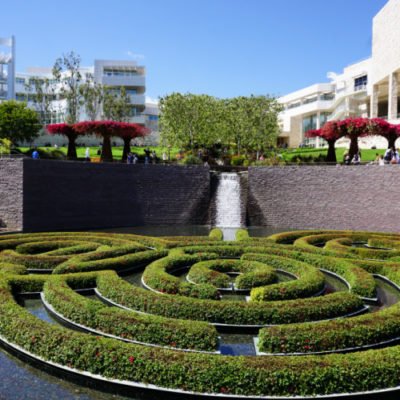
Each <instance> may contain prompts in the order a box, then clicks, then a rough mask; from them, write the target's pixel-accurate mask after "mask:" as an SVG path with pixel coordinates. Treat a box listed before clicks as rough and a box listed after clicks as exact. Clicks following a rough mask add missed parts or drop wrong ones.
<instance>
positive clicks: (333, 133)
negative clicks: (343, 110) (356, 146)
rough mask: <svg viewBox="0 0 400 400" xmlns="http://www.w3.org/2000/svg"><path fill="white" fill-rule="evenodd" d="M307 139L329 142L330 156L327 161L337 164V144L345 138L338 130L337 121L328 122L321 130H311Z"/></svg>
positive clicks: (307, 134)
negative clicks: (316, 138)
mask: <svg viewBox="0 0 400 400" xmlns="http://www.w3.org/2000/svg"><path fill="white" fill-rule="evenodd" d="M306 137H308V138H312V137H320V138H322V139H325V140H326V141H327V142H328V154H327V157H326V161H328V162H336V151H335V143H336V141H337V140H338V139H340V138H341V137H343V134H342V131H341V130H340V129H339V128H338V124H337V121H328V122H327V123H326V124H325V125H324V126H323V127H322V128H321V129H311V130H309V131H307V132H306Z"/></svg>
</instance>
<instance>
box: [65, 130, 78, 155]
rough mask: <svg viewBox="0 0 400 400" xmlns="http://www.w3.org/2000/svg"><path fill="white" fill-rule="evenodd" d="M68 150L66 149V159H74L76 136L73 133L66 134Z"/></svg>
mask: <svg viewBox="0 0 400 400" xmlns="http://www.w3.org/2000/svg"><path fill="white" fill-rule="evenodd" d="M67 138H68V151H67V159H68V160H76V158H77V157H76V144H75V140H76V136H75V135H68V136H67Z"/></svg>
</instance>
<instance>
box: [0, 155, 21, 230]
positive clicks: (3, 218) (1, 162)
mask: <svg viewBox="0 0 400 400" xmlns="http://www.w3.org/2000/svg"><path fill="white" fill-rule="evenodd" d="M22 186H23V163H22V160H21V159H11V158H10V159H7V158H3V159H0V228H2V227H5V228H6V229H7V230H20V229H22V203H23V189H22Z"/></svg>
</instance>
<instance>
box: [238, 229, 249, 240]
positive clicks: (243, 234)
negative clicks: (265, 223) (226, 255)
mask: <svg viewBox="0 0 400 400" xmlns="http://www.w3.org/2000/svg"><path fill="white" fill-rule="evenodd" d="M235 237H236V240H237V241H241V240H248V239H250V236H249V232H248V231H247V229H242V228H241V229H237V230H236V233H235Z"/></svg>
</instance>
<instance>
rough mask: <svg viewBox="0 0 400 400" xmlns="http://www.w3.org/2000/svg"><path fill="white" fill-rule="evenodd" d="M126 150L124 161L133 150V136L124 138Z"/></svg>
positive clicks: (123, 154) (124, 151)
mask: <svg viewBox="0 0 400 400" xmlns="http://www.w3.org/2000/svg"><path fill="white" fill-rule="evenodd" d="M123 140H124V150H123V152H122V161H126V159H127V158H128V154H129V153H130V152H131V138H123Z"/></svg>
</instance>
